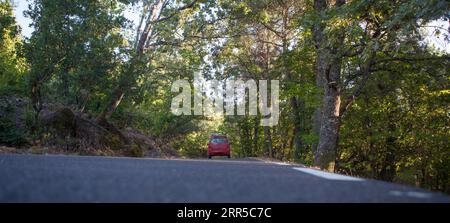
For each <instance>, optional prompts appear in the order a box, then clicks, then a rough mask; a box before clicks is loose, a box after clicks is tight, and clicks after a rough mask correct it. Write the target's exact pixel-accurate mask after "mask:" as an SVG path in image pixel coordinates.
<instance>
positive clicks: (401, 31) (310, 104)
mask: <svg viewBox="0 0 450 223" xmlns="http://www.w3.org/2000/svg"><path fill="white" fill-rule="evenodd" d="M20 1H25V0H20ZM27 4H28V8H27V9H26V10H24V11H23V14H24V16H25V17H26V18H28V19H30V20H31V24H30V28H32V30H33V31H32V33H31V34H30V36H24V35H23V34H22V30H23V29H24V27H21V26H20V25H19V23H18V20H17V15H16V14H15V13H14V7H16V6H15V1H11V0H0V32H1V35H0V49H1V50H0V145H1V146H0V152H13V153H34V154H47V153H55V154H77V155H103V156H132V157H165V158H171V157H180V158H205V157H206V156H207V155H206V149H207V148H206V143H207V142H208V138H209V137H210V135H211V134H212V133H222V134H225V135H227V136H228V138H229V139H230V141H231V142H232V156H233V157H235V158H244V157H260V158H262V159H270V160H279V161H286V162H293V163H301V164H304V165H307V166H313V167H317V168H320V169H323V170H328V171H332V172H336V173H342V174H347V175H351V176H360V177H365V178H373V179H379V180H384V181H390V182H396V183H402V184H408V185H415V186H418V187H422V188H427V189H431V190H436V191H442V192H445V193H450V187H449V186H450V178H449V177H450V176H449V175H450V146H449V139H450V125H449V124H450V75H449V68H450V55H449V53H450V50H449V48H448V46H447V48H446V49H445V48H444V49H442V48H439V47H436V46H435V45H434V44H432V42H430V41H429V39H430V38H434V39H436V38H437V39H439V40H440V41H442V42H445V43H446V44H450V39H449V38H450V36H449V34H450V2H449V1H445V0H426V1H423V0H96V1H92V0H58V1H56V0H28V1H27ZM436 21H439V22H436ZM436 24H443V25H436ZM430 36H431V37H430ZM195 75H200V76H202V77H203V78H204V79H205V80H209V79H217V80H220V81H225V80H229V79H241V80H250V79H252V80H278V81H279V84H280V90H279V113H280V114H279V120H278V123H277V125H274V126H261V125H260V120H261V119H262V118H264V117H263V116H262V115H260V114H258V115H249V114H248V111H247V112H244V113H245V114H244V115H218V116H216V117H206V116H202V115H175V114H173V113H172V112H171V110H170V108H171V102H172V99H173V98H174V97H175V96H176V95H177V94H178V92H173V91H172V90H171V87H172V83H173V82H174V81H176V80H189V81H190V82H191V81H192V80H193V78H194V76H195ZM245 94H246V92H244V95H245ZM249 94H250V92H247V96H248V97H250V95H249Z"/></svg>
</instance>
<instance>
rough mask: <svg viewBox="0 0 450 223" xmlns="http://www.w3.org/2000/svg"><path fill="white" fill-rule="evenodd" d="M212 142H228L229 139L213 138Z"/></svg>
mask: <svg viewBox="0 0 450 223" xmlns="http://www.w3.org/2000/svg"><path fill="white" fill-rule="evenodd" d="M211 142H213V143H227V142H228V140H227V139H225V138H212V139H211Z"/></svg>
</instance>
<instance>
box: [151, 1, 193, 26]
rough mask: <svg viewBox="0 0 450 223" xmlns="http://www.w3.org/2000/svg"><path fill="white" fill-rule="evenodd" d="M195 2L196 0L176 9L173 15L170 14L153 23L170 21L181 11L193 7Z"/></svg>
mask: <svg viewBox="0 0 450 223" xmlns="http://www.w3.org/2000/svg"><path fill="white" fill-rule="evenodd" d="M197 1H198V0H194V1H192V2H191V3H189V4H187V5H185V6H182V7H179V8H177V9H176V10H175V12H174V13H172V14H170V15H168V16H166V17H162V18H159V19H158V20H156V21H155V23H156V22H162V21H165V20H168V19H171V18H172V17H174V16H175V15H177V14H178V13H180V12H181V11H183V10H186V9H189V8H192V7H194V5H195V3H197Z"/></svg>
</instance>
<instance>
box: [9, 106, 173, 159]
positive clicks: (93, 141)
mask: <svg viewBox="0 0 450 223" xmlns="http://www.w3.org/2000/svg"><path fill="white" fill-rule="evenodd" d="M33 117H34V112H33V110H32V109H31V106H29V101H28V100H27V99H23V98H16V97H2V98H0V153H1V152H4V153H5V152H6V153H33V154H72V155H105V156H133V157H162V158H170V157H177V156H178V155H177V152H176V150H174V149H173V148H172V147H171V146H170V145H169V144H168V143H167V142H164V141H163V140H161V139H158V138H156V137H153V136H151V135H147V134H144V133H143V132H142V131H139V130H137V129H133V128H131V127H128V128H125V129H119V128H118V127H116V126H115V125H114V124H113V123H111V122H108V121H106V120H96V119H93V118H91V117H89V115H87V114H85V113H81V112H76V111H74V110H73V109H71V108H68V107H64V106H61V105H55V104H46V105H44V109H43V110H42V111H41V113H40V122H39V127H38V128H35V131H33V130H32V129H33V128H34V125H33V124H32V123H34V121H33ZM36 129H38V130H36Z"/></svg>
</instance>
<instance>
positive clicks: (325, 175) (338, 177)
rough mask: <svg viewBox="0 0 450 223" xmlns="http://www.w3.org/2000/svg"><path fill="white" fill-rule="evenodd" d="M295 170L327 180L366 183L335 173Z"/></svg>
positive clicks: (298, 168) (304, 169) (359, 179)
mask: <svg viewBox="0 0 450 223" xmlns="http://www.w3.org/2000/svg"><path fill="white" fill-rule="evenodd" d="M293 169H294V170H298V171H300V172H303V173H307V174H311V175H314V176H317V177H321V178H325V179H327V180H343V181H364V179H361V178H356V177H350V176H345V175H340V174H335V173H328V172H324V171H320V170H314V169H309V168H301V167H294V168H293Z"/></svg>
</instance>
